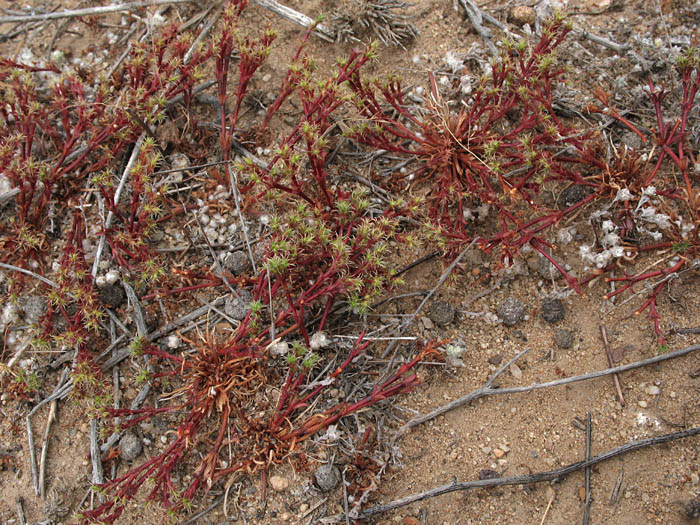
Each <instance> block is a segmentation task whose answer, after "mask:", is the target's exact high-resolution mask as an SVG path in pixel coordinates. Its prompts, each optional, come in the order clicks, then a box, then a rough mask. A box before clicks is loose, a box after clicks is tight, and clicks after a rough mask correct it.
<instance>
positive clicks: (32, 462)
mask: <svg viewBox="0 0 700 525" xmlns="http://www.w3.org/2000/svg"><path fill="white" fill-rule="evenodd" d="M29 417H30V416H27V442H28V445H29V467H30V468H31V471H32V485H33V486H34V494H36V495H37V496H38V495H39V470H38V469H37V466H36V451H35V450H34V432H32V422H31V420H30V419H29Z"/></svg>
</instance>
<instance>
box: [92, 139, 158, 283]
mask: <svg viewBox="0 0 700 525" xmlns="http://www.w3.org/2000/svg"><path fill="white" fill-rule="evenodd" d="M145 139H146V132H143V133H141V135H140V136H139V138H138V139H137V140H136V144H134V150H133V151H132V152H131V157H129V162H127V164H126V168H124V173H122V178H121V180H120V181H119V186H117V191H115V192H114V206H118V205H119V198H120V197H121V195H122V191H123V190H124V186H125V185H126V178H127V176H128V175H129V172H130V171H131V167H132V166H133V165H134V163H135V162H136V158H137V157H138V156H139V152H140V151H141V146H142V145H143V141H144V140H145ZM113 218H114V213H112V212H111V211H110V212H109V213H108V214H107V220H106V221H105V226H104V229H105V230H107V229H108V228H109V227H110V225H111V224H112V219H113ZM104 247H105V236H104V235H102V236H101V237H100V243H99V244H98V245H97V252H96V253H95V261H94V262H93V264H92V272H91V274H92V277H93V278H94V277H95V276H96V275H97V269H98V268H99V266H100V258H101V257H102V250H104Z"/></svg>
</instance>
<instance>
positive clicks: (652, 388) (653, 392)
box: [646, 385, 661, 396]
mask: <svg viewBox="0 0 700 525" xmlns="http://www.w3.org/2000/svg"><path fill="white" fill-rule="evenodd" d="M646 393H647V394H649V395H650V396H658V395H659V394H660V393H661V389H660V388H659V387H658V386H656V385H649V386H648V387H647V388H646Z"/></svg>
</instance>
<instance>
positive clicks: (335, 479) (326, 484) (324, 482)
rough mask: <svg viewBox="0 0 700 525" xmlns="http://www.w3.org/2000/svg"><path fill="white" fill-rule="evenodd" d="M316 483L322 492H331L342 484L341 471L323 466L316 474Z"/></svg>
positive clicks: (330, 466)
mask: <svg viewBox="0 0 700 525" xmlns="http://www.w3.org/2000/svg"><path fill="white" fill-rule="evenodd" d="M314 481H315V482H316V486H317V487H318V488H319V490H321V492H330V491H331V490H333V489H334V488H335V487H336V486H337V485H338V483H339V482H340V471H339V470H338V468H337V467H334V466H333V465H329V464H324V465H321V466H320V467H318V468H317V469H316V472H314Z"/></svg>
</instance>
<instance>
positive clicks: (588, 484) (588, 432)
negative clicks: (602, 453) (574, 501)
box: [583, 410, 591, 525]
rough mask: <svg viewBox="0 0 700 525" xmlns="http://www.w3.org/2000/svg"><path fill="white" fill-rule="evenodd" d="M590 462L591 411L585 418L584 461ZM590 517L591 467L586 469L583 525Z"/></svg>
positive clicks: (585, 524)
mask: <svg viewBox="0 0 700 525" xmlns="http://www.w3.org/2000/svg"><path fill="white" fill-rule="evenodd" d="M590 460H591V411H590V410H589V411H588V417H587V418H586V461H590ZM590 516H591V467H590V465H588V466H587V467H586V507H585V509H584V511H583V525H588V522H589V520H590Z"/></svg>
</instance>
